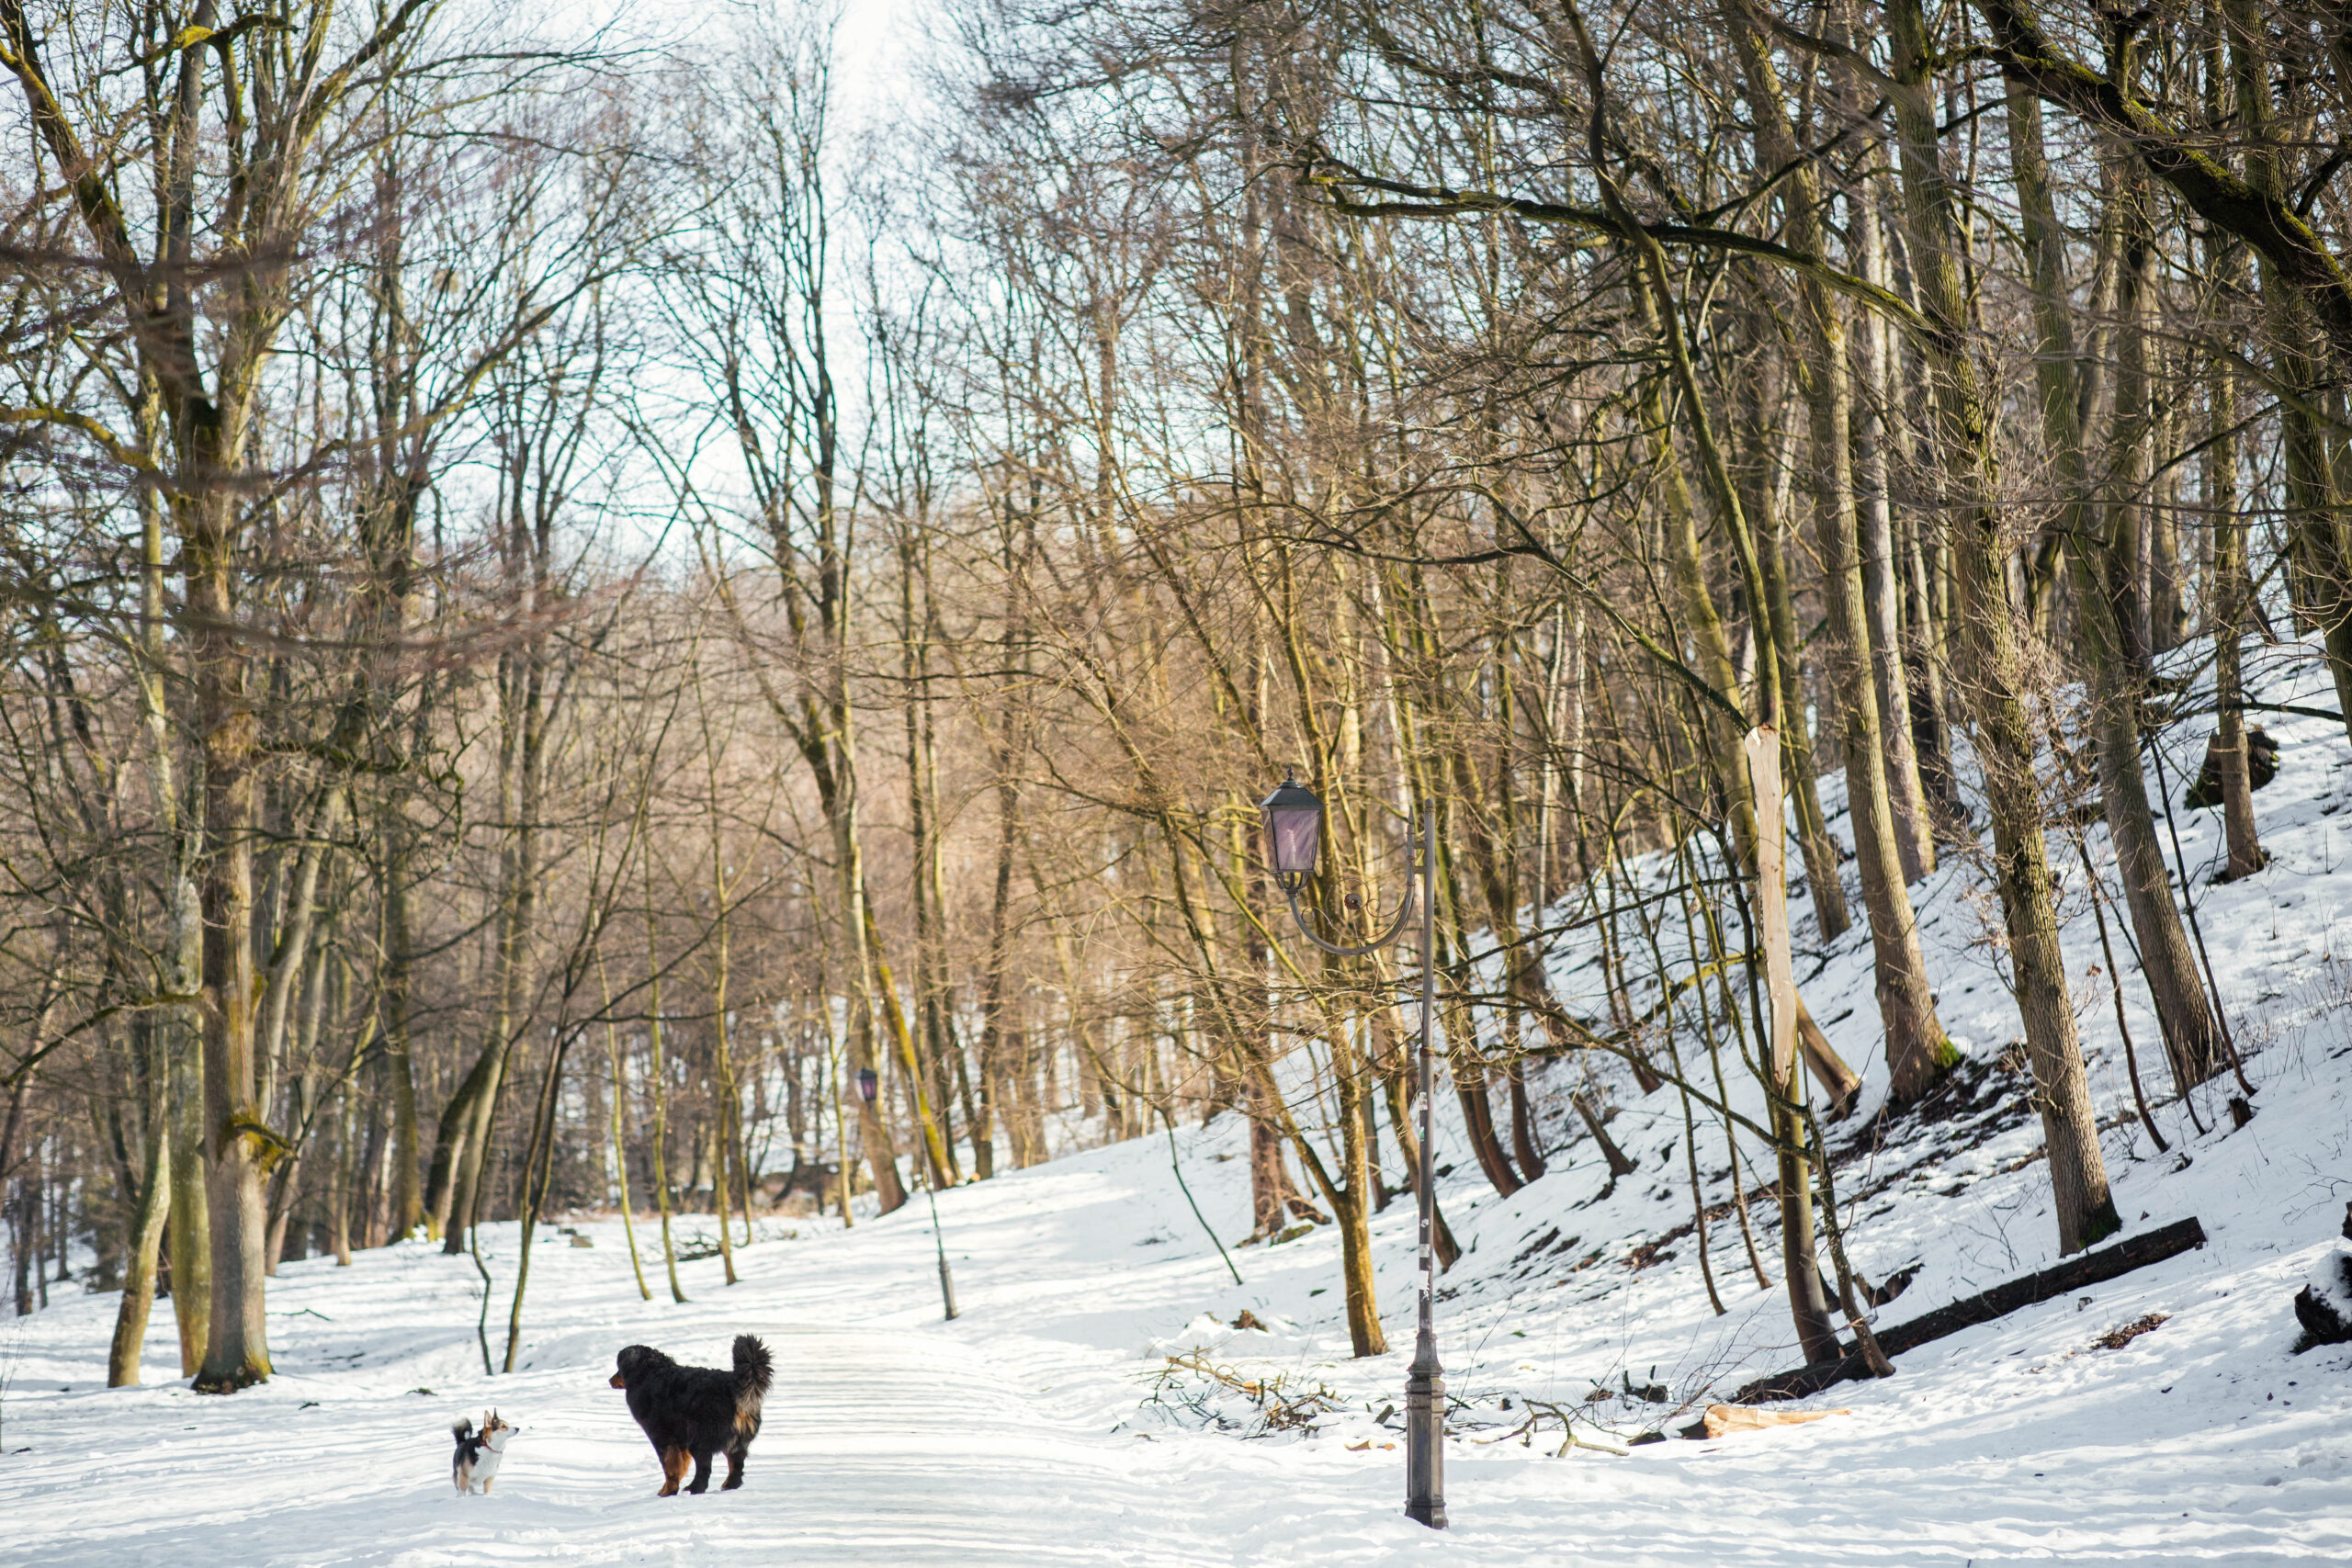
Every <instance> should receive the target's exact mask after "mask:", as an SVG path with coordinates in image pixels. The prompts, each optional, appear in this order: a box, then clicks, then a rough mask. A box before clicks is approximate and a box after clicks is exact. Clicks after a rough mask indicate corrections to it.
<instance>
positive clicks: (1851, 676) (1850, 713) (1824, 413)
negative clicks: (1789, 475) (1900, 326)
mask: <svg viewBox="0 0 2352 1568" xmlns="http://www.w3.org/2000/svg"><path fill="white" fill-rule="evenodd" d="M1744 4H1745V0H1732V3H1731V5H1730V6H1727V7H1726V15H1727V17H1728V19H1729V20H1730V22H1731V25H1732V28H1733V33H1734V36H1735V38H1736V41H1737V43H1738V46H1739V50H1740V54H1741V59H1742V62H1743V64H1744V67H1745V70H1746V74H1747V89H1748V97H1749V100H1750V102H1751V103H1752V105H1753V106H1754V107H1755V111H1756V117H1757V124H1758V141H1759V143H1760V151H1761V152H1763V154H1764V155H1765V156H1766V157H1767V158H1768V159H1770V160H1771V161H1772V162H1774V163H1775V164H1795V165H1797V167H1796V170H1795V173H1794V174H1793V175H1792V182H1791V185H1790V188H1789V199H1788V204H1787V208H1788V222H1789V233H1790V239H1791V241H1792V243H1794V244H1796V245H1798V246H1799V247H1801V248H1803V249H1804V250H1807V251H1809V252H1815V253H1818V252H1819V251H1821V250H1822V249H1823V245H1822V241H1823V239H1824V235H1823V234H1822V232H1821V230H1820V224H1819V219H1818V213H1819V210H1820V206H1821V200H1822V197H1821V192H1820V188H1819V184H1818V182H1817V180H1816V179H1815V176H1814V173H1813V170H1812V168H1811V167H1810V165H1807V164H1804V161H1803V160H1802V159H1797V158H1795V157H1794V156H1793V153H1794V149H1795V138H1794V135H1793V133H1792V131H1791V130H1789V125H1788V110H1787V107H1786V104H1785V102H1784V99H1783V96H1782V93H1781V82H1780V77H1779V74H1778V73H1777V72H1776V71H1775V70H1774V67H1773V64H1772V61H1771V56H1770V52H1769V51H1767V49H1766V47H1765V45H1764V41H1763V39H1762V38H1761V37H1760V36H1759V35H1758V32H1757V29H1756V28H1755V27H1754V26H1753V24H1752V22H1751V21H1750V19H1749V17H1748V15H1747V11H1746V10H1745V9H1744ZM1799 288H1800V294H1801V298H1802V306H1801V314H1802V317H1803V321H1804V324H1803V327H1802V329H1801V331H1802V333H1803V334H1804V336H1803V342H1804V360H1803V363H1802V366H1801V374H1802V378H1803V390H1804V399H1805V406H1806V413H1807V416H1808V421H1807V423H1808V425H1809V428H1810V433H1811V439H1812V448H1813V462H1812V468H1813V480H1814V502H1815V536H1816V538H1817V540H1818V543H1819V547H1820V550H1821V571H1822V581H1821V600H1822V608H1823V610H1824V612H1825V614H1826V620H1827V623H1828V626H1827V631H1828V637H1827V648H1826V661H1827V663H1828V665H1829V670H1830V678H1831V679H1832V680H1833V681H1834V682H1836V683H1837V685H1838V688H1839V690H1840V691H1842V692H1843V693H1844V694H1845V700H1844V701H1843V702H1842V703H1841V704H1840V705H1839V711H1840V714H1841V715H1842V717H1843V722H1844V725H1845V730H1846V738H1845V746H1844V751H1845V755H1846V799H1847V805H1848V807H1849V810H1850V812H1851V815H1852V821H1853V825H1854V857H1855V862H1856V867H1857V869H1858V870H1859V871H1860V874H1861V883H1862V904H1863V908H1864V910H1865V911H1866V913H1867V914H1868V917H1869V919H1870V927H1871V951H1872V954H1873V956H1874V957H1875V959H1876V974H1875V980H1876V988H1877V992H1878V1006H1879V1018H1880V1021H1881V1024H1882V1026H1883V1029H1884V1032H1885V1035H1886V1065H1887V1076H1888V1080H1889V1083H1888V1091H1887V1092H1888V1098H1889V1099H1890V1100H1892V1101H1893V1102H1894V1103H1895V1104H1898V1105H1901V1104H1908V1103H1910V1102H1912V1101H1915V1100H1918V1099H1919V1098H1920V1097H1921V1096H1923V1095H1925V1094H1926V1093H1927V1092H1928V1090H1929V1089H1932V1088H1934V1087H1935V1085H1936V1084H1937V1083H1938V1082H1939V1080H1940V1079H1941V1078H1942V1077H1943V1075H1944V1073H1945V1072H1946V1071H1947V1070H1948V1069H1949V1068H1950V1067H1951V1066H1952V1064H1953V1063H1954V1062H1956V1061H1957V1060H1958V1059H1959V1055H1958V1053H1957V1052H1955V1051H1954V1050H1953V1049H1952V1047H1951V1042H1950V1041H1948V1040H1946V1039H1945V1038H1944V1032H1943V1024H1942V1022H1941V1021H1940V1020H1939V1019H1938V1018H1937V1016H1936V1006H1935V999H1934V998H1933V997H1932V996H1931V995H1930V994H1929V992H1928V965H1927V957H1926V954H1925V953H1923V952H1922V951H1921V949H1920V946H1919V929H1918V918H1917V914H1916V913H1915V912H1914V911H1913V909H1912V908H1911V896H1910V893H1909V891H1908V889H1907V887H1906V886H1905V881H1906V878H1905V872H1904V866H1903V860H1902V853H1901V846H1900V838H1899V835H1898V834H1897V832H1896V830H1895V826H1894V818H1895V816H1896V813H1895V810H1894V805H1893V800H1892V795H1891V791H1890V788H1889V783H1888V779H1887V773H1886V750H1885V747H1884V743H1883V739H1882V737H1881V734H1880V712H1879V705H1878V682H1877V679H1876V677H1875V675H1874V674H1873V671H1874V668H1875V660H1874V658H1873V649H1871V641H1870V627H1871V617H1870V608H1869V601H1868V596H1867V594H1866V593H1865V592H1864V583H1863V573H1862V563H1861V555H1862V546H1861V538H1860V522H1859V517H1858V514H1857V513H1856V509H1855V504H1854V486H1853V453H1852V449H1851V447H1850V446H1849V444H1848V437H1849V431H1850V429H1851V422H1852V417H1853V393H1852V383H1851V381H1849V379H1848V373H1847V345H1846V325H1845V318H1844V315H1843V313H1842V312H1841V311H1840V310H1839V307H1838V300H1837V299H1835V298H1834V297H1833V296H1832V295H1831V294H1830V293H1829V291H1828V290H1827V289H1826V288H1823V287H1821V286H1820V284H1819V283H1817V282H1815V281H1814V280H1812V279H1810V278H1808V279H1805V280H1804V281H1803V282H1801V283H1800V285H1799Z"/></svg>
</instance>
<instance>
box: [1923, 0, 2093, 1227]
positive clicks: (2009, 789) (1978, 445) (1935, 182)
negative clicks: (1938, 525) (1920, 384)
mask: <svg viewBox="0 0 2352 1568" xmlns="http://www.w3.org/2000/svg"><path fill="white" fill-rule="evenodd" d="M1886 15H1887V21H1888V26H1889V32H1890V35H1891V39H1892V43H1893V47H1894V62H1895V69H1894V75H1893V85H1894V93H1893V96H1894V101H1895V124H1896V129H1897V133H1898V138H1899V141H1900V144H1901V148H1902V166H1903V190H1904V208H1905V219H1906V220H1907V222H1908V224H1909V228H1910V240H1911V243H1910V254H1911V261H1912V268H1913V273H1914V276H1915V277H1916V278H1917V283H1918V289H1919V299H1920V304H1921V309H1922V311H1923V313H1924V314H1925V315H1926V317H1927V319H1928V331H1927V332H1926V333H1923V334H1922V336H1921V345H1922V347H1923V348H1924V349H1925V350H1926V352H1927V353H1928V355H1929V356H1930V359H1931V362H1932V368H1933V371H1934V375H1933V391H1934V399H1933V409H1934V414H1935V420H1936V427H1935V429H1936V446H1937V456H1938V457H1939V460H1940V461H1941V463H1942V465H1943V474H1944V480H1945V484H1946V486H1947V489H1948V494H1947V498H1946V502H1945V505H1946V508H1947V516H1948V517H1949V519H1950V522H1949V528H1950V532H1951V543H1952V554H1953V558H1954V559H1955V562H1956V564H1957V566H1958V570H1959V576H1960V583H1961V601H1960V609H1961V615H1962V623H1963V625H1964V626H1965V627H1966V631H1967V636H1968V642H1969V660H1968V667H1967V678H1966V682H1965V685H1966V688H1967V691H1966V695H1967V700H1968V703H1969V706H1970V707H1971V709H1972V710H1973V715H1974V721H1975V729H1976V742H1977V754H1978V756H1979V757H1980V758H1981V759H1982V760H1983V763H1984V768H1985V798H1986V802H1987V805H1988V806H1989V807H1990V809H1991V813H1992V818H1993V854H1994V865H1995V875H1996V885H1997V886H1998V889H1999V893H2000V899H2001V911H2002V916H2003V923H2004V925H2005V926H2006V928H2007V935H2008V945H2009V958H2010V962H2011V964H2012V966H2013V973H2014V976H2015V981H2016V990H2017V998H2018V1013H2019V1014H2020V1016H2021V1018H2022V1021H2023V1022H2024V1024H2025V1036H2026V1047H2027V1056H2028V1058H2029V1060H2030V1063H2031V1065H2032V1067H2033V1081H2034V1089H2035V1094H2034V1099H2035V1102H2036V1106H2037V1108H2038V1109H2039V1111H2041V1124H2042V1135H2043V1140H2044V1145H2045V1147H2046V1148H2047V1150H2048V1153H2049V1157H2050V1179H2051V1188H2052V1197H2053V1201H2054V1206H2055V1208H2056V1210H2057V1219H2058V1241H2059V1247H2060V1248H2061V1249H2062V1250H2063V1251H2066V1252H2075V1251H2079V1250H2080V1249H2082V1248H2084V1247H2089V1246H2092V1245H2093V1244H2095V1243H2097V1242H2098V1240H2099V1239H2100V1238H2102V1237H2104V1236H2106V1235H2110V1234H2112V1233H2113V1232H2114V1231H2116V1230H2117V1229H2118V1228H2120V1225H2121V1224H2122V1221H2121V1217H2120V1215H2118V1214H2117V1213H2116V1210H2115V1200H2114V1197H2113V1195H2112V1194H2111V1192H2110V1191H2109V1186H2108V1179H2107V1164H2106V1160H2105V1159H2104V1157H2103V1156H2101V1155H2100V1153H2099V1147H2098V1125H2097V1119H2096V1117H2095V1116H2094V1114H2093V1112H2092V1110H2091V1102H2090V1089H2089V1084H2088V1081H2087V1078H2086V1075H2085V1072H2084V1067H2083V1056H2082V1048H2081V1044H2080V1043H2079V1041H2078V1040H2077V1038H2076V1036H2075V1013H2074V1008H2073V1005H2072V1002H2071V1000H2070V998H2069V997H2068V995H2067V990H2066V972H2065V960H2064V953H2062V951H2061V949H2060V946H2059V942H2058V919H2057V911H2056V909H2055V908H2053V906H2052V898H2051V878H2050V863H2049V855H2048V852H2047V849H2046V847H2045V845H2044V844H2043V841H2042V817H2041V789H2040V785H2039V784H2038V782H2037V780H2036V779H2035V777H2034V772H2033V758H2034V751H2035V750H2036V747H2035V739H2036V729H2035V726H2034V723H2033V720H2032V717H2031V716H2030V713H2029V711H2028V709H2027V706H2026V691H2025V682H2026V675H2025V659H2024V650H2023V648H2022V647H2021V644H2020V635H2019V628H2018V609H2017V604H2016V602H2015V598H2014V596H2013V593H2012V592H2011V588H2010V583H2009V572H2008V561H2007V548H2006V547H2005V545H2004V542H2003V535H2002V530H2001V524H2000V518H1999V516H1998V514H1997V513H1996V510H1995V508H1994V506H1993V504H1992V500H1991V496H1992V479H1993V474H1994V469H1995V460H1994V454H1993V423H1992V415H1991V410H1990V408H1989V407H1988V405H1987V403H1986V401H1985V393H1984V390H1983V384H1982V382H1981V380H1980V378H1979V377H1978V375H1977V367H1976V365H1975V363H1974V361H1973V359H1972V358H1971V357H1970V353H1969V348H1968V313H1967V307H1966V304H1965V301H1964V299H1963V298H1962V290H1961V284H1960V274H1959V266H1958V246H1959V224H1958V222H1957V220H1955V218H1954V216H1953V212H1952V207H1953V202H1954V197H1953V196H1952V192H1951V181H1950V178H1949V176H1948V175H1946V174H1945V172H1944V168H1943V164H1942V155H1941V150H1940V149H1939V146H1938V144H1937V129H1936V123H1937V122H1936V112H1935V107H1934V105H1933V103H1932V102H1931V100H1930V99H1929V97H1928V91H1927V87H1928V77H1929V73H1930V71H1931V69H1932V54H1933V45H1932V42H1931V40H1930V39H1929V36H1928V28H1927V21H1926V17H1924V16H1923V15H1922V13H1921V10H1920V6H1919V0H1889V4H1888V5H1887V7H1886Z"/></svg>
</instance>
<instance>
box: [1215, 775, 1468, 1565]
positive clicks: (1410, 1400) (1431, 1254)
mask: <svg viewBox="0 0 2352 1568" xmlns="http://www.w3.org/2000/svg"><path fill="white" fill-rule="evenodd" d="M1259 811H1260V813H1261V815H1262V816H1263V817H1264V818H1265V823H1266V863H1267V864H1268V865H1270V866H1271V867H1272V869H1273V874H1274V885H1275V886H1277V887H1280V888H1281V889H1282V890H1283V897H1284V898H1285V899H1287V900H1288V901H1289V904H1290V918H1291V919H1292V920H1293V921H1294V922H1295V923H1296V925H1297V926H1298V929H1299V931H1301V932H1302V933H1303V934H1304V935H1305V936H1306V940H1307V941H1309V942H1313V943H1314V944H1315V945H1316V946H1317V947H1319V948H1321V949H1322V950H1323V951H1324V952H1326V953H1337V954H1339V955H1340V957H1342V958H1353V957H1357V956H1360V955H1362V954H1363V953H1373V952H1376V951H1378V950H1379V949H1381V948H1384V947H1385V946H1387V945H1388V944H1389V943H1390V942H1395V941H1396V940H1397V937H1398V936H1399V935H1401V934H1402V933H1403V932H1404V930H1405V922H1406V921H1407V920H1408V919H1412V916H1413V905H1414V889H1413V885H1412V883H1411V882H1409V881H1408V882H1407V883H1406V884H1405V902H1404V906H1403V907H1402V908H1399V909H1398V910H1397V918H1396V919H1394V920H1392V921H1391V922H1389V926H1388V929H1387V930H1386V931H1383V932H1381V934H1380V935H1379V936H1377V937H1375V938H1374V940H1372V941H1371V942H1365V943H1363V945H1362V946H1359V947H1347V946H1342V945H1340V944H1339V943H1337V942H1326V941H1324V940H1323V938H1322V937H1320V936H1318V935H1317V934H1316V932H1315V930H1314V928H1313V927H1311V926H1309V925H1308V924H1307V923H1306V916H1305V915H1303V914H1301V913H1300V912H1299V908H1298V895H1299V890H1300V889H1301V888H1302V887H1304V886H1306V879H1307V878H1308V877H1310V876H1312V875H1314V874H1315V861H1316V853H1317V850H1318V849H1319V848H1320V846H1321V840H1322V837H1323V803H1322V802H1321V801H1319V800H1317V799H1316V798H1315V795H1314V794H1313V793H1312V792H1311V791H1309V790H1308V789H1306V786H1304V785H1303V784H1300V783H1299V782H1298V781H1297V780H1296V779H1295V778H1293V777H1285V778H1284V779H1283V782H1282V784H1281V786H1280V787H1278V788H1277V789H1276V790H1275V791H1274V792H1273V793H1272V795H1268V796H1266V798H1265V799H1264V800H1263V801H1261V803H1260V804H1259ZM1436 842H1437V807H1434V806H1425V807H1422V812H1421V824H1420V835H1419V844H1418V845H1409V844H1408V849H1409V850H1410V851H1411V852H1412V853H1413V854H1415V855H1417V856H1418V859H1416V860H1415V861H1414V862H1413V864H1412V870H1413V871H1415V872H1417V873H1418V874H1419V876H1420V882H1421V886H1420V895H1419V902H1420V911H1421V1038H1420V1052H1419V1059H1418V1061H1417V1062H1416V1064H1415V1065H1416V1066H1417V1068H1418V1076H1419V1080H1420V1096H1421V1168H1420V1170H1419V1173H1418V1178H1419V1179H1418V1180H1417V1181H1416V1182H1415V1188H1416V1192H1417V1195H1418V1196H1419V1200H1420V1319H1419V1326H1418V1329H1417V1331H1416V1333H1415V1335H1414V1339H1413V1364H1412V1366H1411V1367H1410V1368H1409V1369H1408V1371H1407V1373H1406V1379H1405V1516H1406V1517H1408V1518H1411V1519H1418V1520H1419V1521H1420V1522H1421V1523H1422V1524H1425V1525H1427V1526H1429V1527H1430V1529H1444V1528H1445V1450H1444V1441H1445V1369H1444V1368H1443V1367H1442V1366H1440V1365H1439V1364H1438V1359H1437V1328H1436V1303H1437V1251H1436V1247H1435V1244H1434V1241H1433V1236H1434V1234H1435V1229H1436V1201H1437V1196H1436V1186H1435V1180H1436V1178H1435V1174H1434V1171H1433V1168H1432V1167H1431V1164H1430V1161H1431V1158H1432V1156H1433V1151H1434V1150H1435V1149H1436V1147H1437V1122H1436V1118H1435V1115H1434V1113H1433V1111H1434V1107H1435V1106H1436V1104H1437V1093H1436V1079H1437V1066H1436V1063H1437V1058H1436V1055H1435V1054H1434V1053H1433V1052H1432V1051H1431V1050H1430V1019H1431V1018H1432V1017H1433V1016H1434V1015H1435V1013H1436V1010H1437V1008H1436V1001H1437V982H1436V975H1437V965H1436V964H1435V961H1434V960H1435V953H1436V926H1435V920H1434V919H1433V917H1432V911H1433V910H1434V909H1435V908H1436V907H1437V883H1436V880H1435V879H1436V876H1437V856H1436V853H1435V849H1436Z"/></svg>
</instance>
